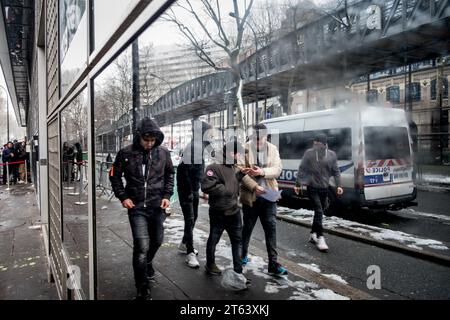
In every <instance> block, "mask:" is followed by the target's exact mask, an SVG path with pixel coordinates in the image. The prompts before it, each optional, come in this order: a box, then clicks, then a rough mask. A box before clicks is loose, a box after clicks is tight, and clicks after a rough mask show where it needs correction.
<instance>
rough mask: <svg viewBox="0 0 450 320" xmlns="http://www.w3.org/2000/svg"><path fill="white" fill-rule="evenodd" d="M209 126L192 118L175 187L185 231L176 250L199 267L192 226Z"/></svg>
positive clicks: (197, 201) (207, 144)
mask: <svg viewBox="0 0 450 320" xmlns="http://www.w3.org/2000/svg"><path fill="white" fill-rule="evenodd" d="M210 129H211V126H210V125H209V124H207V123H206V122H204V121H194V125H193V133H194V134H193V137H192V140H191V141H190V143H188V144H187V146H186V147H185V148H184V150H183V151H182V154H181V157H182V159H181V161H180V164H179V165H178V168H177V190H178V196H179V199H180V206H181V210H182V211H183V216H184V234H183V239H182V240H181V243H180V245H179V246H178V249H179V250H180V251H181V252H183V253H186V263H187V265H188V266H189V267H191V268H198V267H199V263H198V260H197V257H196V255H197V253H198V252H197V250H195V249H194V235H193V233H194V226H195V222H196V221H197V217H198V204H199V192H198V191H199V189H200V180H201V178H202V175H203V171H204V164H205V161H204V151H205V149H207V148H209V149H210V150H209V151H211V150H212V147H211V145H210V142H209V140H208V139H207V137H205V133H207V131H208V130H210Z"/></svg>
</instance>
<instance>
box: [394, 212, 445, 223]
mask: <svg viewBox="0 0 450 320" xmlns="http://www.w3.org/2000/svg"><path fill="white" fill-rule="evenodd" d="M397 212H398V213H403V214H407V215H412V216H419V217H425V218H431V219H436V220H442V221H445V222H450V216H444V215H441V214H434V213H427V212H420V211H415V210H414V209H402V210H399V211H396V212H394V214H395V213H397Z"/></svg>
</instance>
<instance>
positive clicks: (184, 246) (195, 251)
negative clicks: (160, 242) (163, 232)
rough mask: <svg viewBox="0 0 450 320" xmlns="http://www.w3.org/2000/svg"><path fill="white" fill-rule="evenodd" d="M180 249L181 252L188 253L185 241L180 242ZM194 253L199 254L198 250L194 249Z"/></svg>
mask: <svg viewBox="0 0 450 320" xmlns="http://www.w3.org/2000/svg"><path fill="white" fill-rule="evenodd" d="M178 251H180V252H181V253H186V252H187V247H186V244H184V243H183V242H180V244H179V245H178ZM194 253H195V255H196V256H197V255H198V250H197V249H194Z"/></svg>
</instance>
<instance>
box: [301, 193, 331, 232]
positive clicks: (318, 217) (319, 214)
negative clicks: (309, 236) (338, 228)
mask: <svg viewBox="0 0 450 320" xmlns="http://www.w3.org/2000/svg"><path fill="white" fill-rule="evenodd" d="M306 191H307V193H308V198H309V199H310V200H311V202H312V204H313V207H314V220H313V224H312V229H311V233H313V232H315V233H316V234H317V237H320V236H322V234H323V226H322V220H323V210H324V208H325V206H326V201H327V197H328V189H325V188H324V189H322V188H320V189H318V188H312V187H308V188H307V189H306Z"/></svg>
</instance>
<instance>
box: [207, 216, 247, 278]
mask: <svg viewBox="0 0 450 320" xmlns="http://www.w3.org/2000/svg"><path fill="white" fill-rule="evenodd" d="M224 230H226V231H227V233H228V237H229V238H230V242H231V252H232V255H233V269H234V271H235V272H236V273H242V260H241V257H242V218H241V211H240V210H239V211H238V213H236V214H233V215H231V216H226V215H224V214H223V212H220V211H213V210H210V211H209V237H208V241H207V243H206V265H207V266H211V265H212V264H213V263H215V260H216V256H215V254H216V246H217V244H218V243H219V240H220V238H221V237H222V233H223V231H224Z"/></svg>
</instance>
